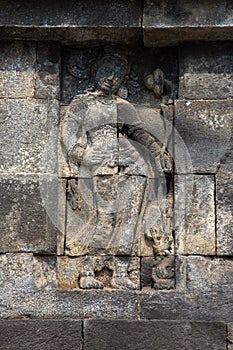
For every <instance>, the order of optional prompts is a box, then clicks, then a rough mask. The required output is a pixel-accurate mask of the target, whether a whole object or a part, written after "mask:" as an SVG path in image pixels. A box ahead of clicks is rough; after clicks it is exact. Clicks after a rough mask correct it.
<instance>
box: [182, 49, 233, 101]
mask: <svg viewBox="0 0 233 350" xmlns="http://www.w3.org/2000/svg"><path fill="white" fill-rule="evenodd" d="M232 72H233V49H232V45H231V44H230V43H223V44H221V43H214V44H204V43H203V44H188V45H185V46H183V47H182V48H181V55H180V84H179V98H182V99H194V100H199V99H200V100H201V99H203V100H205V99H207V100H211V99H213V100H214V99H220V100H221V99H222V100H223V99H227V98H228V99H229V98H232V97H233V82H232V81H233V73H232Z"/></svg>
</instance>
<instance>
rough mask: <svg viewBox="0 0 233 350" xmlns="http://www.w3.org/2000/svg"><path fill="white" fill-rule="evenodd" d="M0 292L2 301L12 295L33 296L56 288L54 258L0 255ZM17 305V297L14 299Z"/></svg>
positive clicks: (14, 254)
mask: <svg viewBox="0 0 233 350" xmlns="http://www.w3.org/2000/svg"><path fill="white" fill-rule="evenodd" d="M0 266H1V273H0V290H1V295H2V298H3V299H4V298H5V297H7V295H9V293H12V299H13V304H14V298H13V295H15V296H16V294H18V295H20V294H22V295H23V294H25V295H26V294H27V295H31V296H32V295H33V293H34V292H36V291H38V290H43V291H50V290H52V289H53V288H55V286H56V258H55V257H51V256H34V255H33V254H32V253H18V254H16V253H7V254H1V255H0ZM15 303H17V297H15Z"/></svg>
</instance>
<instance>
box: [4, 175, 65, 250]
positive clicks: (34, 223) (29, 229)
mask: <svg viewBox="0 0 233 350" xmlns="http://www.w3.org/2000/svg"><path fill="white" fill-rule="evenodd" d="M57 185H58V180H57V178H56V177H43V178H39V177H38V176H36V175H34V176H33V175H30V176H25V175H17V176H13V175H4V176H1V177H0V197H1V214H0V218H1V220H0V222H1V225H0V228H1V229H0V231H1V236H0V252H20V251H21V252H22V251H23V252H30V251H32V252H37V253H38V252H47V253H48V252H53V253H54V252H55V251H56V245H57V238H56V237H57V232H58V230H59V229H60V230H61V231H62V230H63V232H64V229H63V226H64V201H63V205H61V206H60V208H59V205H60V204H61V202H60V201H59V193H58V187H57Z"/></svg>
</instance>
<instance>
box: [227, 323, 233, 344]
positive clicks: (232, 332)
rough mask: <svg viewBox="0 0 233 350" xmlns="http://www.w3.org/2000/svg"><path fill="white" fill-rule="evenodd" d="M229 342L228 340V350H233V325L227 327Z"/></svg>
mask: <svg viewBox="0 0 233 350" xmlns="http://www.w3.org/2000/svg"><path fill="white" fill-rule="evenodd" d="M227 331H228V332H227V333H228V334H227V340H228V348H227V349H228V350H232V349H233V323H229V324H228V325H227Z"/></svg>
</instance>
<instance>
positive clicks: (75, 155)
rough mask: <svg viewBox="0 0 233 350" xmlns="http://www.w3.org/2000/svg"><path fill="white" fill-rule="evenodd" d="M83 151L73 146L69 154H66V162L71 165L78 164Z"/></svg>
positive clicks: (79, 147)
mask: <svg viewBox="0 0 233 350" xmlns="http://www.w3.org/2000/svg"><path fill="white" fill-rule="evenodd" d="M83 153H84V149H83V147H81V146H78V145H75V146H74V147H73V148H72V150H71V151H70V152H68V160H69V162H71V163H73V164H76V165H78V164H80V163H81V161H82V159H83Z"/></svg>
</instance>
